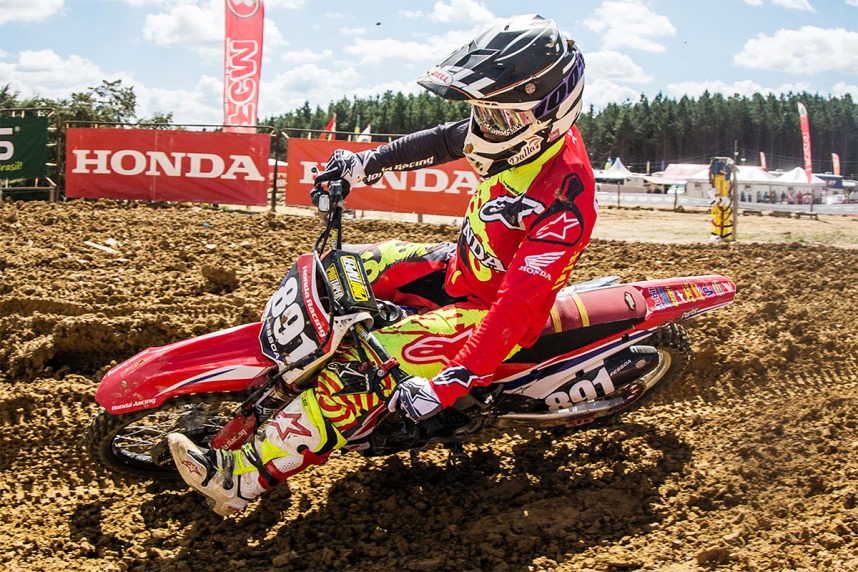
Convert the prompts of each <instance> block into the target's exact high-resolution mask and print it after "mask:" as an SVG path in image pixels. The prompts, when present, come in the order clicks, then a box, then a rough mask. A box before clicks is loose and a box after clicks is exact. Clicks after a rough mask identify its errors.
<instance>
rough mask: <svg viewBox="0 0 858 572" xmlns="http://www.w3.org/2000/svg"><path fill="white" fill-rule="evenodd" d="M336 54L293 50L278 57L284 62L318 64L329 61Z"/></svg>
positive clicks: (327, 51)
mask: <svg viewBox="0 0 858 572" xmlns="http://www.w3.org/2000/svg"><path fill="white" fill-rule="evenodd" d="M333 55H334V53H333V52H332V51H331V50H322V51H321V52H314V51H313V50H308V49H304V50H292V51H285V52H278V57H279V58H280V59H281V60H282V61H284V62H295V63H300V62H318V61H322V60H329V59H331V58H332V57H333Z"/></svg>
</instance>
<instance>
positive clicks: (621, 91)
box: [582, 78, 641, 111]
mask: <svg viewBox="0 0 858 572" xmlns="http://www.w3.org/2000/svg"><path fill="white" fill-rule="evenodd" d="M640 97H641V92H639V91H636V90H634V89H631V88H630V87H624V86H622V85H618V84H616V83H614V82H612V81H609V80H607V79H603V78H598V79H595V80H593V81H589V80H587V83H586V86H585V87H584V95H583V98H582V99H583V103H584V110H585V111H586V110H587V109H589V108H590V106H591V105H592V106H593V108H594V109H595V110H596V111H599V110H601V109H604V108H605V106H607V105H608V104H610V103H617V104H623V103H627V102H630V103H636V102H637V101H638V100H639V99H640Z"/></svg>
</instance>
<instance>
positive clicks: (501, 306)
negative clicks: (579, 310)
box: [431, 177, 596, 407]
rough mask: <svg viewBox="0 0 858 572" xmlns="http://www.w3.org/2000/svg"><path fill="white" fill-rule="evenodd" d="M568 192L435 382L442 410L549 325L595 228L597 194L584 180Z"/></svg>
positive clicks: (533, 230)
mask: <svg viewBox="0 0 858 572" xmlns="http://www.w3.org/2000/svg"><path fill="white" fill-rule="evenodd" d="M565 182H566V184H567V187H566V189H565V190H564V191H563V192H562V193H561V196H560V197H558V199H557V200H555V201H554V202H553V203H552V204H550V205H549V208H547V209H546V210H545V212H543V213H542V214H541V215H540V216H539V217H538V219H536V221H534V223H533V224H532V226H531V227H530V228H529V229H528V231H527V235H526V237H525V239H524V240H523V241H522V243H521V247H520V248H519V250H518V251H517V252H516V254H515V256H514V257H513V260H512V262H511V263H510V265H509V268H508V270H507V272H506V273H505V275H504V278H503V280H502V282H501V285H500V288H499V290H498V296H497V299H496V300H495V302H494V303H493V304H492V306H491V307H490V309H489V311H488V313H487V314H486V316H485V318H484V319H483V320H482V321H481V322H480V324H479V325H478V326H477V327H476V329H475V330H474V333H473V334H472V335H471V336H470V337H469V338H468V341H467V342H466V343H465V345H464V346H463V347H462V349H461V350H460V351H459V353H458V354H457V355H456V356H455V357H454V358H453V360H452V361H451V362H450V364H449V365H448V367H447V368H445V369H444V370H443V371H441V373H439V374H438V375H437V376H436V377H434V378H433V379H432V381H431V383H432V385H433V387H434V389H435V392H436V394H437V395H438V398H439V400H440V402H441V404H442V405H443V406H445V407H446V406H449V405H451V404H452V403H453V402H454V401H455V400H456V399H458V397H460V396H462V395H464V394H465V393H467V391H468V390H469V389H470V388H471V387H473V386H474V385H486V384H488V383H490V382H491V380H492V376H493V374H494V371H495V370H496V369H497V367H498V365H500V363H501V362H502V361H503V360H504V359H506V358H507V357H508V356H509V354H510V352H512V350H513V349H514V348H515V346H516V345H519V344H526V345H530V343H532V340H531V339H530V338H531V333H532V332H534V331H536V332H538V331H539V330H540V329H541V328H542V326H543V325H544V323H545V320H546V319H547V317H548V314H549V312H550V311H551V306H552V305H553V303H554V299H555V297H556V295H557V291H558V290H559V289H560V288H562V287H563V286H565V284H566V280H567V278H568V277H569V274H570V272H571V271H572V268H573V267H574V265H575V263H576V262H577V260H578V258H579V257H580V256H581V253H582V252H583V250H584V248H585V247H586V245H587V243H588V242H589V240H590V234H591V232H592V229H593V226H594V224H595V222H596V205H595V200H594V193H593V191H592V189H591V190H589V191H588V190H587V189H586V185H587V184H593V183H592V182H591V183H587V181H586V180H584V181H582V180H581V179H580V178H575V177H569V178H567V179H566V181H565Z"/></svg>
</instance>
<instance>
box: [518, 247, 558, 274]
mask: <svg viewBox="0 0 858 572" xmlns="http://www.w3.org/2000/svg"><path fill="white" fill-rule="evenodd" d="M561 256H563V253H562V252H546V253H543V254H534V255H531V256H525V257H524V266H522V267H521V270H522V271H524V272H526V273H528V274H533V275H535V276H542V277H543V278H547V279H549V280H550V279H551V275H550V274H548V272H546V271H545V268H546V267H547V266H550V265H551V264H553V263H555V262H557V261H558V260H560V257H561Z"/></svg>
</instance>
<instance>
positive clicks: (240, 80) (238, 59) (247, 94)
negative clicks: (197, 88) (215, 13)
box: [223, 0, 265, 131]
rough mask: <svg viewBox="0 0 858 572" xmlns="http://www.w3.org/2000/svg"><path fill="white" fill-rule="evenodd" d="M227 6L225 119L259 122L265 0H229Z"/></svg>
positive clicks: (235, 122) (228, 121)
mask: <svg viewBox="0 0 858 572" xmlns="http://www.w3.org/2000/svg"><path fill="white" fill-rule="evenodd" d="M224 6H225V8H224V20H225V24H226V26H225V28H226V30H225V32H226V33H225V35H224V47H223V55H224V62H223V122H224V124H225V125H256V116H257V111H258V108H259V107H258V104H259V76H260V73H261V70H262V28H263V22H264V20H265V10H264V8H263V6H262V0H225V2H224ZM236 131H241V130H236ZM244 131H247V130H244Z"/></svg>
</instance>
